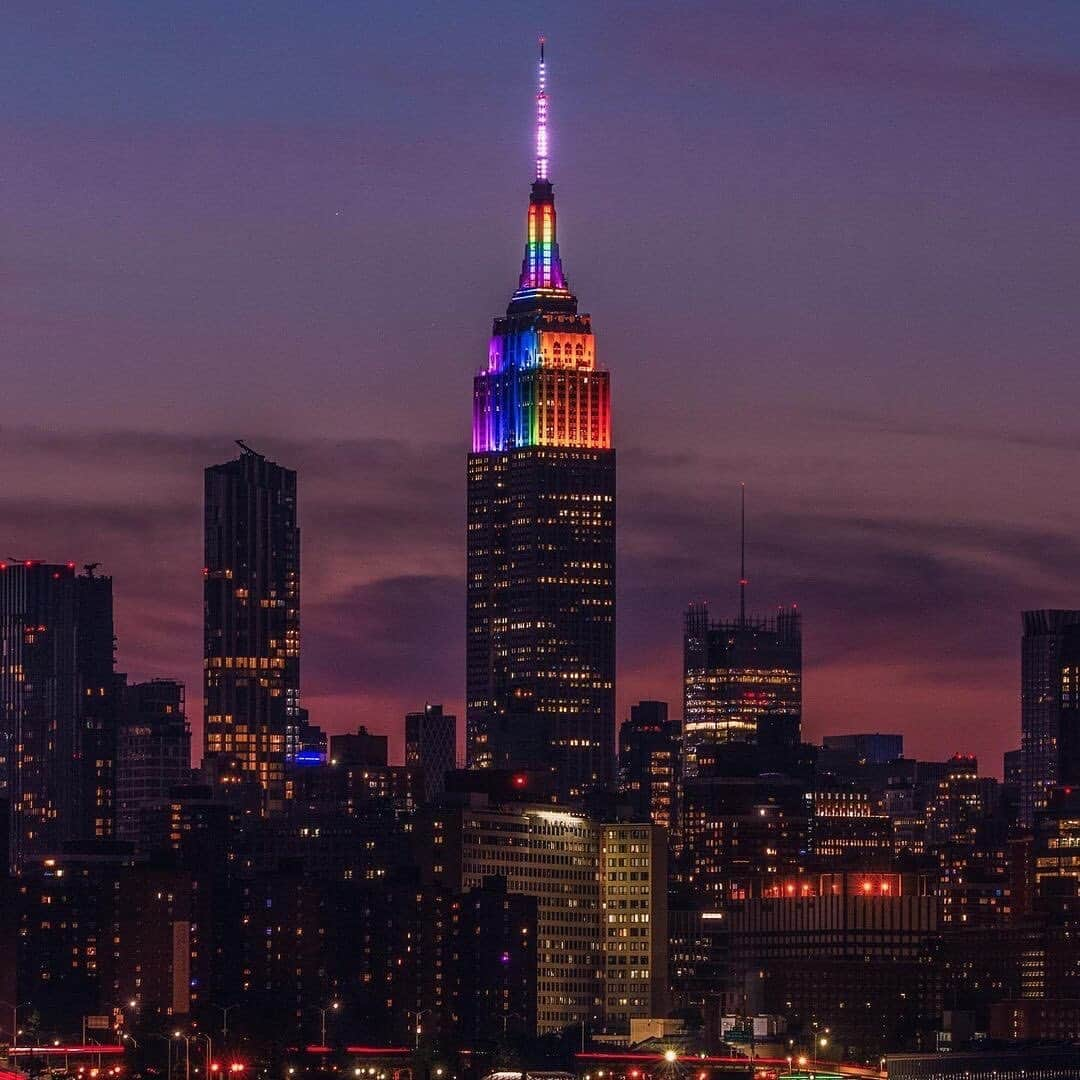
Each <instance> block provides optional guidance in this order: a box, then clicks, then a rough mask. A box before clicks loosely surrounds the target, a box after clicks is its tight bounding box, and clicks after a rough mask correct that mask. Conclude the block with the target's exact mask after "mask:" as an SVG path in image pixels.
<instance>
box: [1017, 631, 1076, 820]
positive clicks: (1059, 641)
mask: <svg viewBox="0 0 1080 1080" xmlns="http://www.w3.org/2000/svg"><path fill="white" fill-rule="evenodd" d="M1023 626H1024V636H1023V639H1022V642H1021V646H1020V773H1021V778H1020V821H1021V824H1023V825H1027V826H1031V825H1032V824H1033V823H1034V821H1035V815H1036V814H1037V813H1038V812H1040V811H1042V810H1045V809H1046V808H1047V805H1048V803H1049V801H1050V795H1051V792H1052V790H1053V789H1054V788H1055V787H1060V786H1061V785H1064V784H1068V785H1080V611H1053V610H1051V611H1025V612H1024V616H1023Z"/></svg>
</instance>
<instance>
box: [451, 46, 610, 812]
mask: <svg viewBox="0 0 1080 1080" xmlns="http://www.w3.org/2000/svg"><path fill="white" fill-rule="evenodd" d="M547 104H548V102H547V93H546V87H545V65H544V60H543V55H542V54H541V61H540V86H539V90H538V93H537V160H536V179H535V180H534V181H533V185H532V193H531V195H530V199H529V210H528V220H527V241H526V247H525V258H524V262H523V264H522V270H521V277H520V280H519V284H518V289H517V291H516V292H515V293H514V294H513V296H512V298H511V300H510V304H509V306H508V307H507V310H506V314H505V315H504V316H501V317H499V318H496V319H495V322H494V327H493V331H492V336H491V344H490V348H489V353H488V359H487V364H486V366H485V369H484V370H483V371H482V372H481V373H480V374H478V375H477V376H476V379H475V383H474V390H473V443H472V453H471V454H470V455H469V459H468V514H467V518H468V543H467V547H468V578H467V581H468V595H467V608H468V614H467V637H466V669H467V670H466V697H467V728H468V732H467V734H468V757H469V764H470V765H471V766H472V767H474V768H510V769H519V768H548V769H550V770H551V772H552V774H553V776H554V777H555V779H556V782H557V784H558V787H559V790H560V794H561V795H562V797H563V798H574V797H577V796H580V795H582V794H584V793H585V792H587V791H588V790H589V789H591V788H596V787H604V786H606V785H608V784H609V783H610V782H611V781H612V780H613V779H614V751H615V745H614V744H615V451H614V450H613V449H612V440H611V406H610V388H609V380H608V373H607V372H606V371H604V370H603V369H601V368H600V367H598V366H597V358H596V343H595V339H594V337H593V331H592V321H591V319H590V317H589V316H588V315H583V314H580V313H579V312H578V302H577V298H576V297H575V296H574V294H573V293H572V292H571V291H570V288H569V286H568V284H567V281H566V277H565V275H564V273H563V267H562V262H561V259H560V255H559V245H558V241H557V239H556V224H555V202H554V195H553V189H552V185H551V181H550V179H549V176H548V155H547Z"/></svg>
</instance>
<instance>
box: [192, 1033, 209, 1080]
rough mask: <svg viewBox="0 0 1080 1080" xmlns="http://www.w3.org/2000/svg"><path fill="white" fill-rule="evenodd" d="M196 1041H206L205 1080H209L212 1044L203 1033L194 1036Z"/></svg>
mask: <svg viewBox="0 0 1080 1080" xmlns="http://www.w3.org/2000/svg"><path fill="white" fill-rule="evenodd" d="M195 1038H196V1039H205V1040H206V1070H205V1072H206V1080H210V1063H211V1062H212V1061H213V1060H214V1044H213V1042H212V1041H211V1039H210V1036H209V1035H207V1033H206V1032H205V1031H202V1032H200V1033H199V1034H198V1035H196V1036H195Z"/></svg>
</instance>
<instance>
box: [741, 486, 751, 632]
mask: <svg viewBox="0 0 1080 1080" xmlns="http://www.w3.org/2000/svg"><path fill="white" fill-rule="evenodd" d="M748 584H749V582H748V581H747V578H746V485H745V484H742V483H740V484H739V625H740V626H745V625H746V586H747V585H748Z"/></svg>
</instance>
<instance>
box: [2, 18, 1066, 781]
mask: <svg viewBox="0 0 1080 1080" xmlns="http://www.w3.org/2000/svg"><path fill="white" fill-rule="evenodd" d="M540 11H542V12H543V21H542V23H538V12H540ZM541 31H542V32H544V33H546V34H547V36H548V40H549V53H548V59H549V83H550V97H551V118H552V125H553V136H552V178H553V180H554V183H555V189H556V199H557V204H558V208H559V212H560V221H559V224H560V241H561V247H562V252H563V258H564V264H565V266H566V270H567V273H568V275H569V277H570V282H571V285H572V286H573V288H574V289H575V291H576V292H577V294H578V296H579V297H580V300H581V303H582V308H583V310H586V311H590V312H592V314H593V316H594V326H595V328H596V331H597V335H598V349H599V357H600V359H601V362H602V363H604V364H605V365H606V366H608V367H609V368H610V370H611V371H612V379H613V394H614V406H615V435H616V444H617V446H618V448H619V454H620V459H619V470H620V478H619V482H620V495H619V498H620V505H619V528H620V560H621V561H620V567H619V576H620V597H619V603H620V609H619V635H620V683H619V696H620V716H622V715H623V714H624V712H625V709H626V707H627V705H628V704H629V702H631V701H633V700H636V699H637V698H639V697H642V696H651V697H664V698H668V699H669V700H671V701H672V702H673V703H675V702H677V701H678V700H679V675H680V664H681V657H680V625H681V611H682V609H683V607H684V606H685V604H686V602H687V600H689V599H691V598H708V599H710V600H711V601H712V603H713V607H714V610H715V611H716V612H717V613H721V612H723V611H725V610H730V609H732V608H733V606H734V603H735V598H736V586H735V578H736V576H737V566H736V562H735V556H736V551H737V537H736V523H737V504H738V494H737V485H738V482H739V481H741V480H744V481H746V483H747V485H748V489H749V501H748V513H749V523H750V530H751V536H750V546H751V555H750V578H751V586H750V597H751V602H752V606H754V607H757V608H760V609H762V610H768V609H770V608H772V607H774V606H775V605H776V604H778V603H781V602H783V603H788V602H791V601H797V602H798V603H799V604H800V606H801V607H802V609H803V611H804V615H805V650H806V682H805V687H806V690H805V694H806V714H805V727H804V730H805V732H806V734H807V736H808V737H811V738H818V737H819V736H820V735H821V734H823V733H824V732H826V731H845V730H856V729H870V730H874V729H883V730H900V731H903V732H904V734H905V736H906V737H907V747H908V750H909V752H913V753H916V754H919V755H924V756H939V757H940V756H943V755H945V754H948V753H950V752H952V751H953V750H956V749H961V748H963V749H966V750H973V751H975V752H977V753H978V754H980V756H982V757H983V758H984V759H985V766H986V768H987V769H988V771H994V772H996V771H999V770H1000V754H1001V752H1002V751H1003V750H1005V749H1008V748H1010V747H1011V746H1013V745H1015V744H1016V743H1017V741H1018V715H1017V713H1018V707H1017V697H1018V686H1017V683H1018V666H1019V660H1018V656H1019V649H1018V639H1019V611H1020V610H1021V609H1022V608H1024V607H1038V606H1070V607H1073V606H1080V581H1078V573H1077V571H1078V568H1080V528H1078V526H1080V510H1078V509H1077V507H1076V504H1074V503H1073V501H1072V497H1073V495H1074V493H1075V492H1076V490H1077V485H1078V482H1080V481H1078V478H1077V473H1078V470H1077V461H1078V453H1080V433H1078V431H1077V422H1076V415H1077V407H1078V405H1080V385H1078V383H1080V374H1078V370H1080V369H1078V365H1077V363H1076V343H1077V341H1078V339H1080V304H1078V295H1080V290H1078V281H1080V235H1078V234H1080V227H1078V218H1080V213H1078V197H1077V192H1078V191H1080V5H1077V4H1076V3H1075V0H1062V2H1060V3H1049V2H1046V3H1039V2H1030V3H1025V4H1015V3H1008V2H1005V0H1000V2H995V0H973V2H970V3H964V2H954V3H943V2H939V3H936V4H932V3H924V2H914V0H912V2H908V0H880V2H872V0H868V2H865V3H861V4H851V3H840V2H835V3H834V2H827V0H820V2H811V0H802V2H798V3H794V2H779V0H776V2H774V0H754V2H753V3H746V2H740V3H720V2H716V0H709V2H703V3H700V4H698V3H680V4H678V5H668V6H664V5H661V6H660V7H659V8H658V6H657V5H656V4H654V3H635V2H628V0H619V2H611V3H606V2H592V3H585V4H583V3H580V2H572V3H557V2H552V3H547V4H545V5H543V6H542V8H539V7H538V6H537V5H535V4H524V3H517V2H507V0H502V2H500V3H485V4H476V3H467V2H459V3H456V4H453V5H449V4H445V5H444V4H430V3H429V4H409V3H383V2H381V0H378V2H376V0H369V2H368V3H364V4H357V3H355V2H351V0H340V2H332V0H326V2H324V3H320V4H317V5H301V4H295V3H273V2H264V3H260V4H258V5H255V4H243V3H226V4H222V3H220V2H218V0H214V2H206V3H203V2H199V0H195V2H192V3H190V4H185V5H172V4H132V3H119V2H113V3H110V2H108V0H99V2H98V3H95V4H93V5H85V4H76V3H71V4H66V3H50V4H41V3H39V2H34V3H30V2H25V3H24V2H20V0H16V2H14V3H12V4H8V5H7V6H6V8H5V11H4V13H3V15H0V100H2V101H3V102H4V105H3V109H2V110H0V114H2V115H0V135H2V138H3V141H4V145H5V154H4V169H3V170H2V173H0V325H2V327H3V334H2V337H0V350H2V352H0V356H2V369H3V375H4V378H3V384H2V385H3V392H2V395H0V449H2V452H3V456H4V464H5V468H4V470H3V480H2V482H0V523H2V524H0V538H3V540H4V543H5V544H6V547H5V549H4V550H3V551H0V556H8V555H12V556H25V557H30V556H33V557H42V558H52V559H57V560H64V561H66V560H68V559H73V560H76V561H78V562H84V561H91V560H95V561H97V560H100V561H101V562H103V563H104V564H105V568H106V569H107V570H109V571H111V572H112V573H113V574H114V575H115V579H116V592H117V602H118V633H119V640H120V651H119V659H120V666H121V668H122V669H124V670H126V671H128V672H129V673H130V674H131V675H132V676H133V677H139V678H142V677H149V676H153V675H172V676H180V677H182V678H184V679H185V680H186V681H187V683H188V686H189V711H190V712H191V714H192V719H193V720H196V721H197V720H198V719H199V713H200V712H201V692H200V675H199V672H200V650H201V630H200V620H201V595H200V592H201V590H200V586H201V577H200V568H201V565H202V546H201V545H202V540H201V505H200V504H201V492H202V488H201V469H202V467H203V466H204V465H206V464H210V463H212V462H216V461H221V460H225V459H227V458H228V457H230V456H231V454H232V451H233V449H234V448H233V444H232V440H233V438H235V437H242V438H244V439H246V440H248V441H249V442H251V443H252V444H253V445H255V446H256V447H258V448H259V449H261V450H263V451H264V452H266V453H267V454H268V455H269V456H271V457H273V458H275V459H276V460H278V461H280V462H282V463H283V464H288V465H291V466H294V467H296V468H298V469H299V470H300V482H301V515H302V527H303V530H304V537H303V543H304V586H303V587H304V600H305V603H304V611H303V620H304V622H303V625H304V635H305V638H304V659H303V665H304V694H305V697H306V701H307V704H308V705H309V707H310V708H311V710H312V714H313V718H314V719H315V720H316V721H318V722H321V723H324V724H325V725H326V726H327V727H329V728H331V729H332V730H339V729H343V728H345V727H348V726H352V725H355V724H356V723H359V722H364V723H366V724H368V725H369V727H372V728H375V729H381V730H387V731H391V732H392V733H393V734H394V735H395V736H396V735H398V733H399V729H400V726H401V715H402V714H403V712H404V711H405V710H406V709H407V708H410V707H415V706H419V705H422V704H423V702H424V700H425V699H428V700H442V701H444V702H446V703H447V704H448V705H449V706H452V707H454V708H455V709H457V710H459V711H460V709H461V699H462V691H463V658H462V657H463V636H464V635H463V630H464V596H463V580H462V579H463V571H464V568H463V563H464V477H465V470H464V457H465V453H466V449H467V439H468V436H469V414H470V398H471V376H472V373H473V371H474V369H476V368H478V367H479V366H480V365H481V364H482V363H483V362H484V359H485V355H486V339H487V335H488V332H489V329H490V320H491V317H492V316H493V315H494V314H496V313H498V312H500V311H501V310H502V309H503V308H504V307H505V305H506V301H507V298H508V296H509V293H510V292H511V290H512V288H513V286H514V284H515V283H516V276H517V272H518V267H519V265H520V258H521V248H522V243H523V234H524V212H525V206H526V200H527V195H528V184H529V180H530V179H531V160H530V135H531V128H530V109H531V95H532V81H533V76H534V54H535V38H536V35H537V33H539V32H541Z"/></svg>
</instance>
